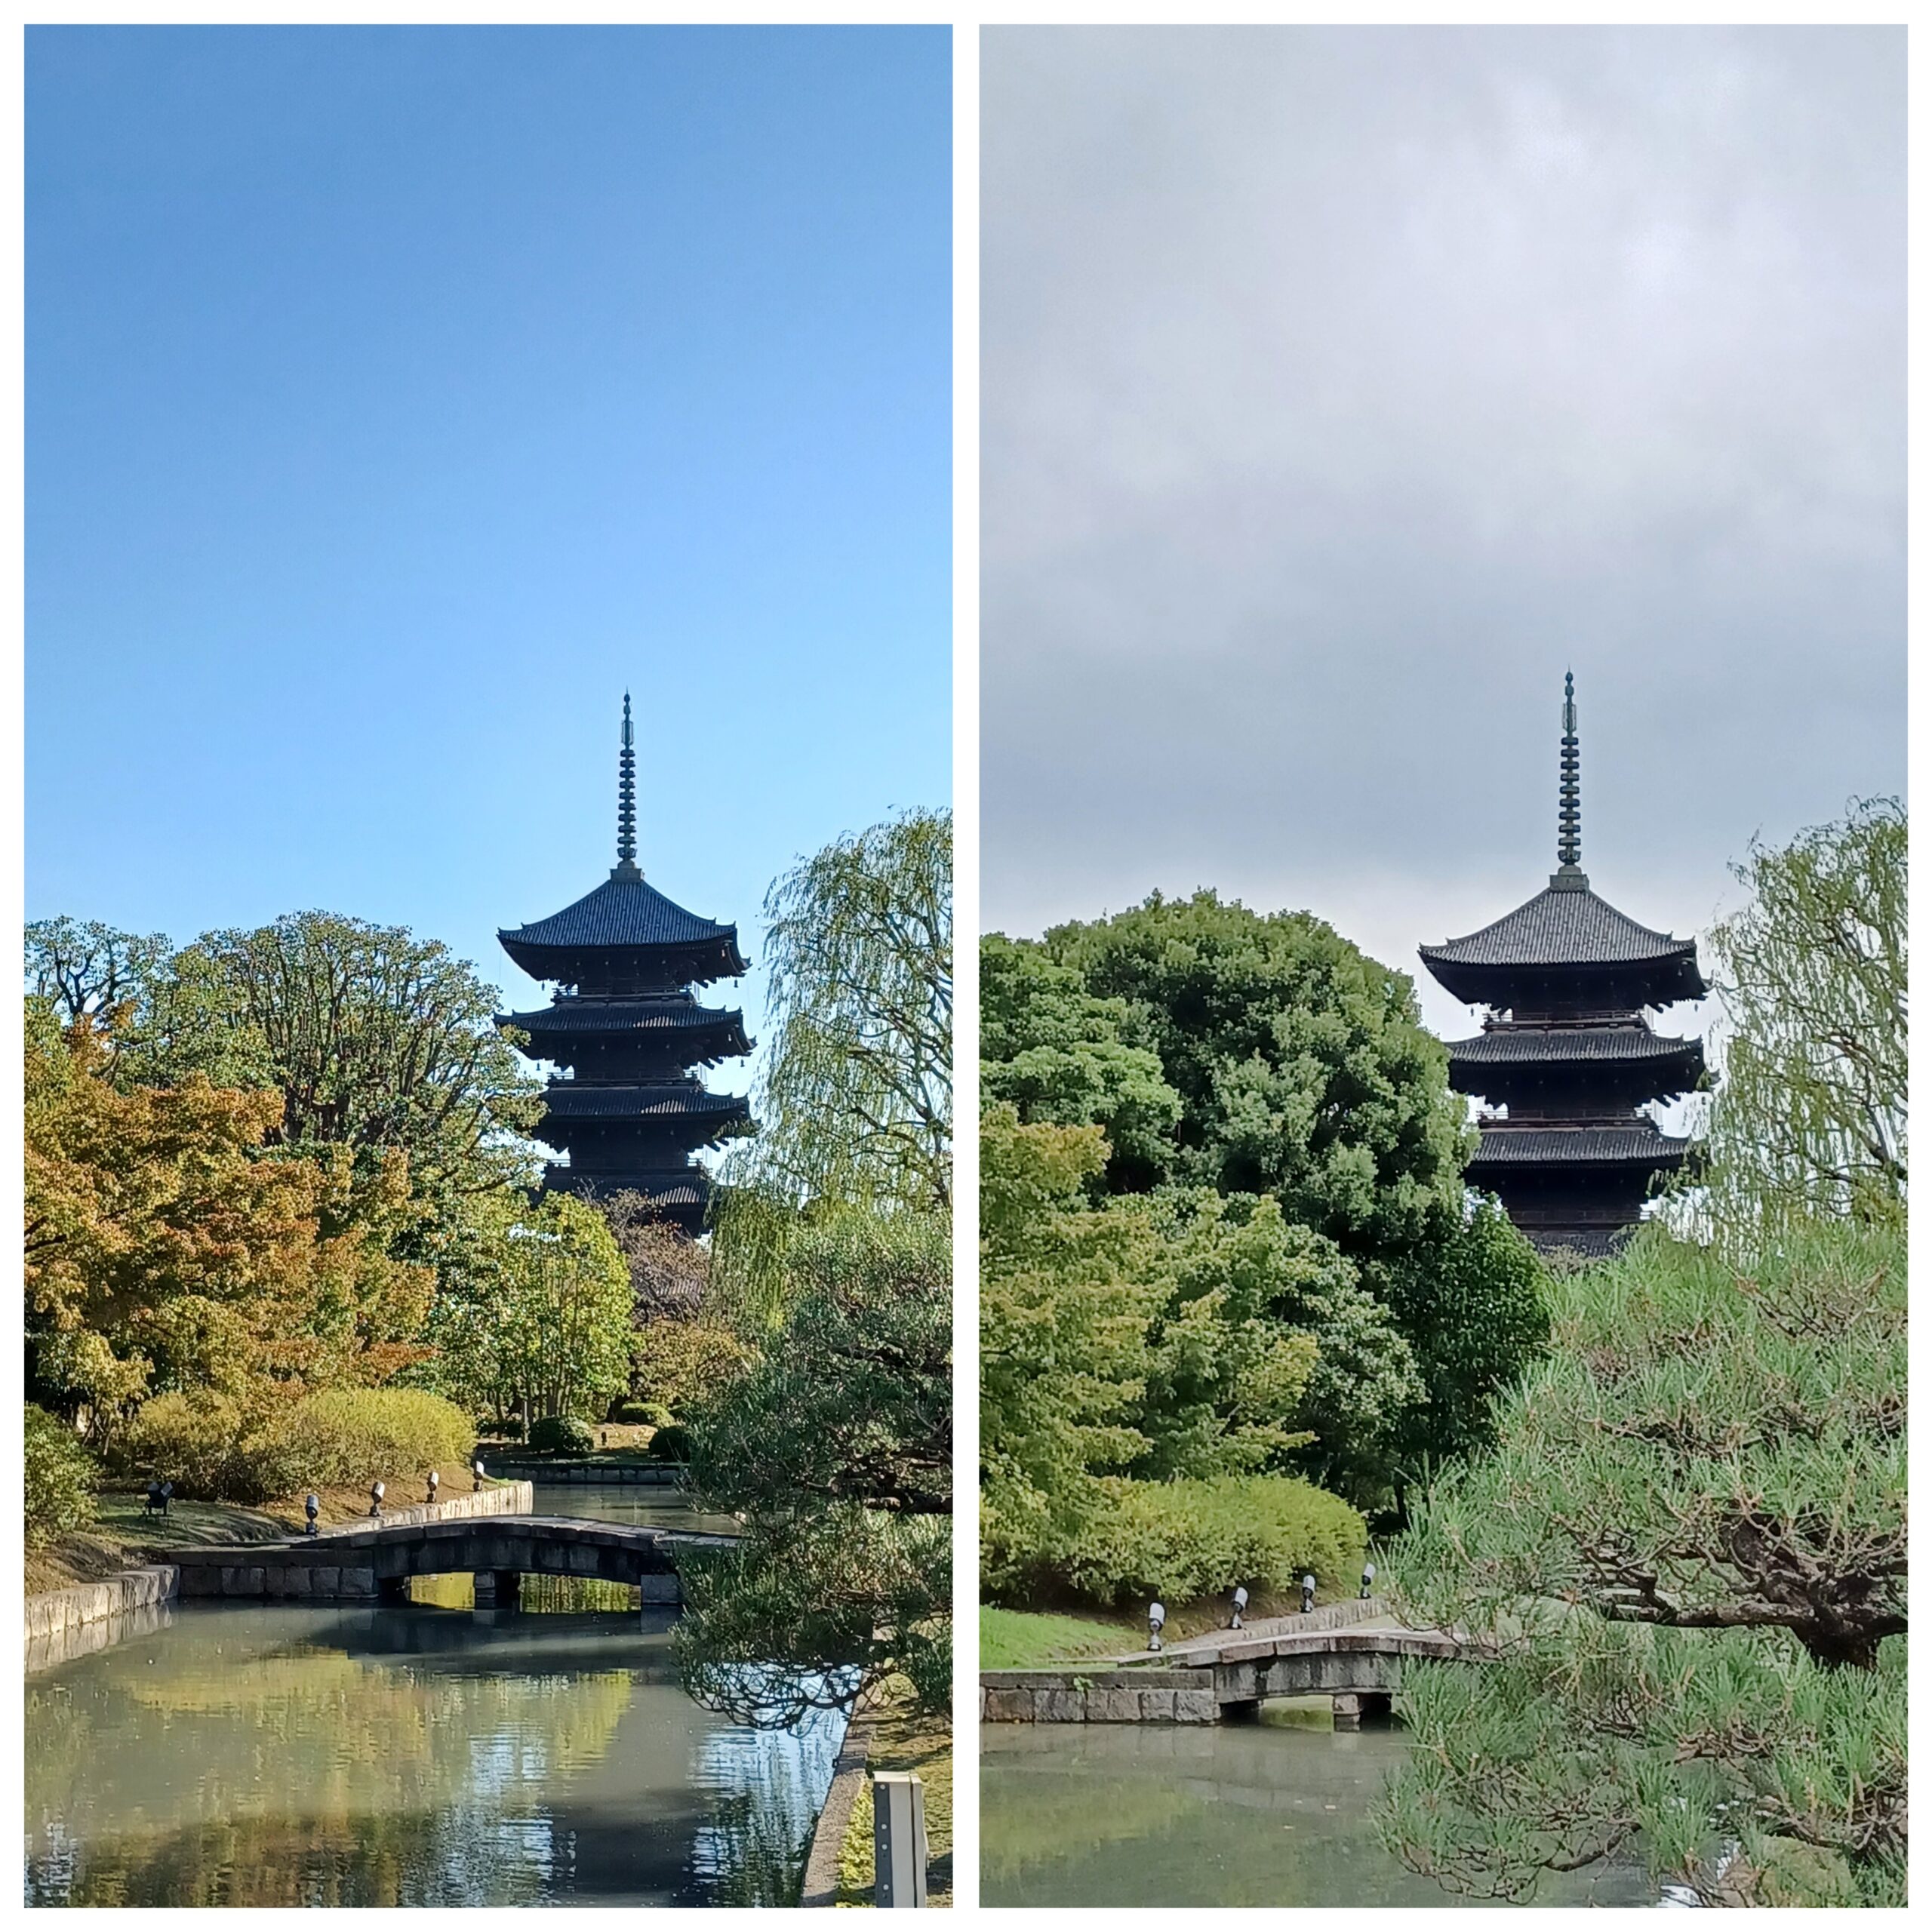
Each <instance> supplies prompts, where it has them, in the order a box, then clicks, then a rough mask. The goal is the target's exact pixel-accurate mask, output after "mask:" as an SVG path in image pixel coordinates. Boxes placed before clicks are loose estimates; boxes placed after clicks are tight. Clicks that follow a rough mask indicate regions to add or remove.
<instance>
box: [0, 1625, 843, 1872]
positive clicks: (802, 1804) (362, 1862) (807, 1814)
mask: <svg viewBox="0 0 1932 1932" xmlns="http://www.w3.org/2000/svg"><path fill="white" fill-rule="evenodd" d="M614 1660H622V1661H614ZM673 1678H674V1673H673V1672H672V1668H671V1666H670V1663H669V1659H668V1657H666V1656H664V1655H663V1654H662V1647H661V1645H657V1644H647V1645H645V1647H642V1648H641V1649H640V1647H639V1639H638V1635H637V1632H636V1629H635V1613H632V1616H631V1617H630V1619H629V1621H628V1623H626V1624H625V1625H623V1626H620V1628H618V1629H613V1628H612V1627H611V1625H610V1623H609V1622H608V1620H591V1619H582V1620H574V1619H571V1618H565V1617H555V1618H547V1617H539V1618H532V1619H528V1620H525V1619H521V1618H515V1619H512V1620H509V1623H508V1624H507V1625H506V1626H487V1625H485V1624H483V1623H481V1622H472V1620H471V1619H469V1618H468V1617H450V1618H441V1617H437V1616H436V1615H435V1614H434V1613H433V1612H432V1613H429V1614H427V1615H423V1614H419V1613H415V1612H402V1613H375V1614H371V1613H357V1614H351V1615H347V1616H343V1617H337V1618H333V1619H332V1618H330V1617H325V1616H321V1615H316V1614H304V1613H302V1612H300V1611H294V1612H263V1613H259V1614H256V1613H248V1612H239V1613H237V1612H223V1611H211V1612H208V1613H195V1614H190V1615H189V1617H186V1618H184V1619H183V1622H182V1624H181V1625H180V1626H177V1628H176V1629H173V1630H171V1631H169V1632H164V1633H161V1634H160V1635H158V1637H157V1638H155V1639H154V1640H152V1641H148V1642H142V1643H139V1644H131V1645H130V1646H128V1647H127V1648H126V1649H125V1650H124V1651H118V1652H110V1653H104V1654H101V1655H100V1656H97V1657H91V1658H88V1659H86V1660H82V1661H81V1662H80V1663H77V1664H75V1665H74V1666H71V1667H69V1668H68V1669H63V1670H61V1671H60V1672H56V1673H54V1674H52V1675H48V1676H46V1677H44V1678H37V1679H34V1680H30V1681H29V1684H28V1686H27V1708H26V1743H27V1752H26V1761H27V1777H26V1799H27V1805H26V1810H27V1822H28V1828H29V1869H28V1878H27V1893H28V1898H29V1902H30V1903H34V1904H50V1905H51V1904H59V1903H72V1904H88V1905H122V1904H125V1905H189V1906H192V1905H288V1906H318V1905H405V1906H408V1905H428V1904H445V1905H481V1904H500V1905H516V1904H532V1903H540V1902H542V1901H543V1900H546V1899H549V1898H554V1897H560V1896H566V1895H569V1894H573V1893H577V1894H580V1895H583V1896H585V1897H586V1898H587V1899H589V1900H595V1899H596V1898H598V1897H606V1898H608V1897H614V1896H627V1895H629V1894H631V1893H632V1891H635V1892H636V1893H637V1894H639V1895H640V1896H644V1895H649V1896H658V1897H668V1896H669V1894H673V1893H675V1894H676V1896H677V1897H678V1902H680V1903H698V1902H700V1901H702V1900H710V1899H715V1900H718V1901H719V1902H728V1903H747V1904H751V1903H782V1902H783V1901H785V1900H795V1895H796V1892H797V1887H798V1880H799V1876H800V1873H801V1869H802V1866H803V1856H804V1844H805V1843H806V1841H807V1840H808V1838H809V1835H810V1832H811V1826H812V1822H813V1820H814V1817H815V1815H816V1813H817V1809H818V1807H819V1804H820V1802H821V1801H822V1800H823V1794H824V1791H825V1788H826V1784H827V1783H828V1782H829V1778H830V1774H831V1761H832V1756H833V1755H834V1753H835V1750H836V1748H837V1742H838V1731H839V1726H838V1724H835V1723H834V1724H820V1725H819V1726H817V1727H814V1729H812V1730H811V1731H810V1732H809V1733H808V1734H807V1735H805V1736H803V1737H788V1736H785V1735H783V1734H780V1735H764V1736H759V1735H757V1734H750V1733H744V1732H739V1731H736V1730H731V1729H728V1728H726V1727H722V1726H720V1725H718V1723H717V1721H716V1720H715V1718H711V1717H709V1716H708V1715H706V1713H704V1712H701V1711H700V1710H699V1709H697V1707H696V1706H693V1705H691V1703H689V1702H688V1700H686V1699H685V1698H684V1697H682V1695H681V1694H678V1693H676V1692H675V1691H674V1690H672V1688H671V1681H673ZM640 1699H641V1700H643V1702H642V1703H640V1702H639V1700H640ZM627 1715H628V1716H629V1718H630V1726H629V1729H628V1730H627V1731H626V1740H627V1741H626V1742H624V1743H614V1740H616V1739H617V1733H618V1730H619V1727H620V1724H622V1723H623V1721H624V1720H625V1719H626V1716H627Z"/></svg>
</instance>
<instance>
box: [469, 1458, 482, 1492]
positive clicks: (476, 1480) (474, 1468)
mask: <svg viewBox="0 0 1932 1932" xmlns="http://www.w3.org/2000/svg"><path fill="white" fill-rule="evenodd" d="M469 1475H470V1484H469V1486H470V1487H471V1488H472V1489H481V1487H483V1463H482V1459H481V1457H478V1459H477V1460H476V1461H475V1462H473V1463H471V1464H470V1466H469Z"/></svg>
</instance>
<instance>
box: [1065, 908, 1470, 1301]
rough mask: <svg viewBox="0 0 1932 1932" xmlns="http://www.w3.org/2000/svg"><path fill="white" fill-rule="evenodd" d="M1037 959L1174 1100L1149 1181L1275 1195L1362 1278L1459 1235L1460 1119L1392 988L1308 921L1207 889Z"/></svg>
mask: <svg viewBox="0 0 1932 1932" xmlns="http://www.w3.org/2000/svg"><path fill="white" fill-rule="evenodd" d="M1044 945H1045V948H1046V951H1047V952H1048V955H1049V957H1050V958H1052V959H1054V961H1058V962H1060V963H1062V964H1066V965H1070V966H1072V967H1074V968H1077V969H1078V971H1079V973H1080V974H1081V978H1082V979H1083V980H1084V982H1085V984H1086V986H1087V989H1088V992H1091V993H1092V994H1094V995H1096V996H1097V997H1098V998H1100V999H1102V1000H1106V1001H1120V1002H1121V1003H1123V1004H1124V1006H1125V1008H1126V1009H1127V1013H1128V1025H1127V1028H1126V1030H1125V1038H1126V1041H1127V1043H1128V1044H1129V1045H1131V1046H1137V1047H1142V1048H1146V1049H1148V1050H1149V1051H1152V1053H1154V1054H1155V1055H1156V1056H1157V1057H1158V1059H1159V1060H1160V1063H1161V1072H1162V1073H1163V1075H1164V1078H1165V1079H1166V1081H1167V1084H1168V1085H1169V1086H1170V1087H1171V1088H1173V1089H1174V1091H1175V1092H1177V1094H1179V1095H1180V1100H1181V1107H1182V1112H1181V1116H1180V1125H1179V1127H1178V1128H1177V1130H1176V1132H1175V1134H1174V1139H1173V1147H1172V1152H1171V1155H1170V1157H1169V1160H1168V1166H1167V1168H1166V1170H1165V1172H1164V1174H1162V1175H1161V1177H1160V1178H1161V1179H1164V1180H1169V1181H1171V1182H1174V1183H1179V1184H1180V1185H1183V1186H1191V1187H1209V1188H1212V1189H1215V1190H1216V1191H1217V1192H1220V1193H1223V1194H1266V1195H1272V1196H1273V1197H1274V1198H1275V1200H1277V1201H1279V1202H1280V1203H1281V1212H1282V1214H1284V1217H1286V1218H1287V1220H1288V1221H1290V1222H1291V1223H1293V1224H1294V1225H1295V1226H1300V1227H1305V1228H1309V1229H1313V1230H1314V1231H1315V1232H1316V1233H1318V1234H1321V1235H1326V1236H1327V1238H1329V1239H1330V1240H1331V1241H1334V1243H1335V1244H1336V1245H1337V1247H1340V1249H1341V1251H1342V1252H1343V1254H1346V1255H1347V1256H1349V1257H1350V1259H1351V1260H1354V1261H1355V1262H1357V1263H1358V1264H1360V1265H1361V1266H1365V1267H1369V1268H1371V1269H1374V1268H1379V1267H1381V1266H1386V1265H1387V1264H1388V1263H1391V1262H1392V1261H1393V1260H1395V1258H1396V1257H1398V1256H1400V1255H1402V1254H1408V1253H1411V1252H1413V1251H1415V1250H1417V1248H1419V1247H1423V1246H1425V1245H1426V1244H1428V1243H1429V1242H1430V1241H1436V1240H1440V1239H1441V1238H1443V1237H1444V1235H1446V1234H1447V1231H1448V1230H1449V1229H1451V1228H1452V1227H1453V1226H1455V1225H1456V1223H1457V1222H1458V1221H1459V1220H1460V1218H1461V1214H1462V1206H1463V1182H1462V1170H1463V1161H1464V1159H1465V1158H1466V1154H1467V1152H1468V1149H1469V1144H1470V1143H1469V1134H1468V1130H1467V1128H1466V1124H1465V1118H1464V1116H1465V1111H1466V1110H1465V1108H1464V1105H1463V1101H1462V1100H1460V1098H1459V1097H1457V1095H1456V1094H1454V1093H1452V1092H1451V1091H1450V1088H1449V1081H1448V1050H1447V1048H1445V1047H1444V1045H1443V1044H1442V1043H1441V1041H1439V1040H1438V1039H1436V1038H1435V1037H1434V1036H1433V1035H1431V1034H1430V1033H1429V1032H1427V1031H1426V1029H1424V1028H1423V1026H1422V1023H1421V1021H1420V1017H1419V1014H1418V1009H1417V1005H1416V998H1415V990H1414V986H1412V985H1411V983H1410V981H1409V980H1408V979H1407V977H1406V976H1405V975H1404V974H1400V973H1397V972H1394V971H1391V970H1390V969H1389V968H1387V967H1386V966H1383V965H1380V964H1377V962H1376V961H1374V960H1372V959H1370V958H1367V957H1366V956H1365V955H1364V954H1363V953H1361V952H1360V951H1358V949H1356V948H1355V946H1352V945H1350V944H1349V942H1348V941H1347V940H1344V939H1343V938H1341V937H1339V936H1338V935H1337V934H1336V933H1335V931H1334V930H1333V928H1331V927H1329V926H1327V924H1324V923H1323V921H1321V920H1320V919H1318V918H1315V917H1314V916H1313V915H1312V914H1310V913H1307V912H1274V913H1268V914H1265V915H1264V914H1262V913H1258V912H1251V911H1249V910H1248V909H1247V907H1246V906H1242V905H1241V904H1240V903H1238V902H1235V901H1229V902H1226V903H1223V901H1222V900H1220V899H1219V898H1218V897H1216V895H1215V894H1214V893H1212V892H1206V891H1204V892H1197V893H1196V894H1194V896H1193V897H1192V898H1190V899H1185V900H1168V899H1163V898H1162V897H1161V896H1160V895H1159V894H1155V895H1154V896H1153V897H1152V898H1150V899H1149V900H1147V901H1146V903H1145V904H1143V905H1141V906H1136V907H1134V909H1132V910H1131V911H1130V912H1123V913H1121V914H1119V915H1117V916H1116V917H1115V918H1111V919H1103V920H1099V921H1094V922H1093V923H1091V924H1069V925H1063V926H1057V927H1055V928H1054V929H1053V930H1052V931H1051V932H1049V933H1048V934H1047V936H1046V939H1045V941H1044ZM1378 1285H1379V1284H1377V1283H1375V1282H1373V1281H1371V1287H1376V1286H1378Z"/></svg>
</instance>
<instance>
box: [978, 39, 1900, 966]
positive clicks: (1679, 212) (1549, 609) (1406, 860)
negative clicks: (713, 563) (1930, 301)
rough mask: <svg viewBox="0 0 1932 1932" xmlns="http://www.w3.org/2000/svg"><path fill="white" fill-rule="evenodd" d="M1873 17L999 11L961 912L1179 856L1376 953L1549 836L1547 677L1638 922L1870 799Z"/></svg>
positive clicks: (1054, 911)
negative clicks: (1440, 21) (1455, 17)
mask: <svg viewBox="0 0 1932 1932" xmlns="http://www.w3.org/2000/svg"><path fill="white" fill-rule="evenodd" d="M1903 50H1904V40H1903V34H1902V33H1900V32H1897V31H1896V30H1893V29H1869V30H1868V29H1804V30H1787V29H1743V30H1704V29H1524V30H1518V29H1440V30H1435V29H1226V30H1223V29H1154V30H1147V29H1121V30H1115V29H998V30H995V31H992V32H989V34H988V35H986V39H985V42H984V54H983V72H982V98H983V138H982V165H983V171H984V172H983V189H982V200H981V218H982V224H983V235H984V241H983V248H984V261H983V284H982V293H983V374H982V407H983V454H982V465H983V640H982V663H983V680H984V685H983V701H982V735H983V775H982V785H983V792H982V813H983V897H984V903H985V910H986V918H987V921H988V923H989V924H995V925H1001V924H1004V925H1006V926H1008V927H1009V928H1012V929H1016V930H1027V929H1033V928H1037V927H1038V924H1041V923H1044V921H1048V920H1049V919H1051V918H1055V917H1063V916H1069V915H1086V914H1090V913H1092V912H1096V911H1098V910H1100V909H1101V908H1102V906H1118V905H1119V904H1121V903H1126V902H1127V901H1128V900H1131V899H1133V898H1137V897H1140V896H1141V894H1143V892H1144V891H1146V890H1147V889H1149V888H1152V887H1153V886H1155V885H1156V884H1158V885H1161V886H1163V887H1164V888H1168V889H1171V890H1174V889H1186V888H1188V887H1190V886H1192V884H1195V883H1198V882H1201V883H1213V884H1219V885H1221V886H1223V888H1226V889H1229V890H1232V891H1238V892H1240V893H1241V894H1243V896H1245V897H1249V898H1250V900H1251V902H1252V903H1306V904H1309V905H1312V906H1314V907H1315V909H1316V910H1318V911H1323V910H1325V909H1329V908H1331V907H1346V908H1348V909H1350V916H1351V917H1352V918H1354V919H1355V921H1357V922H1358V923H1359V924H1362V925H1363V926H1364V928H1373V929H1374V930H1375V931H1377V932H1379V933H1385V934H1390V935H1394V934H1400V933H1402V932H1407V933H1408V934H1410V937H1409V938H1408V940H1407V950H1406V956H1404V957H1401V958H1396V959H1395V961H1393V963H1395V964H1401V965H1404V966H1408V967H1413V966H1414V944H1415V943H1416V942H1417V941H1418V940H1423V939H1425V938H1440V937H1444V936H1445V931H1446V930H1454V931H1468V930H1469V929H1471V928H1474V927H1475V926H1478V925H1480V924H1484V923H1485V922H1486V921H1487V920H1489V919H1490V918H1494V917H1495V916H1496V915H1497V914H1499V913H1500V912H1503V911H1504V910H1506V909H1507V907H1508V906H1509V905H1511V904H1514V903H1516V902H1517V901H1518V900H1521V899H1522V898H1524V897H1527V896H1528V895H1529V894H1531V892H1533V891H1535V890H1537V888H1539V887H1540V885H1541V884H1542V882H1543V875H1545V874H1546V872H1548V870H1549V867H1550V865H1551V864H1552V863H1553V858H1552V851H1551V848H1552V846H1553V843H1554V839H1555V764H1556V714H1557V708H1558V700H1559V697H1560V688H1561V677H1562V672H1563V671H1564V669H1565V668H1566V667H1568V666H1574V669H1575V670H1576V672H1577V684H1578V694H1579V699H1580V706H1581V709H1582V712H1583V756H1584V777H1585V792H1584V810H1585V817H1584V836H1585V860H1586V864H1588V865H1589V866H1590V869H1591V870H1592V873H1593V875H1595V877H1596V878H1597V881H1598V885H1599V888H1600V889H1602V890H1604V891H1606V892H1607V893H1608V894H1609V895H1610V896H1611V897H1614V898H1615V899H1617V900H1618V901H1619V902H1620V903H1623V904H1624V905H1625V906H1626V909H1628V910H1629V911H1630V912H1632V914H1633V915H1635V916H1636V917H1638V918H1643V919H1644V920H1645V921H1646V922H1647V923H1650V924H1669V923H1670V922H1671V920H1672V918H1675V919H1676V920H1677V921H1678V929H1679V930H1685V929H1687V928H1689V927H1690V926H1694V925H1696V924H1702V923H1703V921H1705V920H1706V919H1707V918H1709V914H1710V912H1711V910H1712V909H1713V908H1714V906H1715V905H1716V903H1718V900H1719V898H1720V897H1721V895H1722V894H1723V893H1724V890H1725V887H1726V883H1727V881H1726V875H1725V872H1724V862H1725V860H1727V859H1728V858H1730V857H1736V856H1738V855H1740V854H1741V853H1742V851H1743V848H1744V846H1745V844H1746V841H1748V840H1749V838H1750V837H1751V836H1752V834H1753V833H1754V832H1758V831H1763V832H1766V833H1767V835H1772V836H1782V835H1788V834H1789V832H1791V831H1792V830H1794V829H1796V827H1797V826H1799V825H1801V824H1804V823H1809V822H1812V821H1814V820H1818V819H1820V818H1823V817H1829V816H1832V815H1833V814H1836V813H1837V812H1838V811H1840V810H1841V809H1842V808H1843V805H1844V801H1845V800H1846V798H1847V796H1849V795H1851V794H1853V793H1869V792H1876V791H1881V790H1898V789H1902V788H1903V783H1904V737H1905V734H1904V726H1903V688H1904V543H1905V525H1904V482H1905V468H1904V462H1905V457H1904V451H1905V441H1904V435H1905V418H1904V344H1905V334H1904V331H1905V300H1904V294H1905V284H1904V163H1903V157H1904V136H1905V117H1904V61H1903ZM1510 881H1514V883H1513V884H1512V883H1510ZM1458 906H1460V908H1461V910H1460V912H1457V911H1455V910H1454V909H1455V908H1457V907H1458ZM1445 921H1446V922H1447V923H1446V927H1445ZM1385 943H1386V941H1385Z"/></svg>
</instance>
